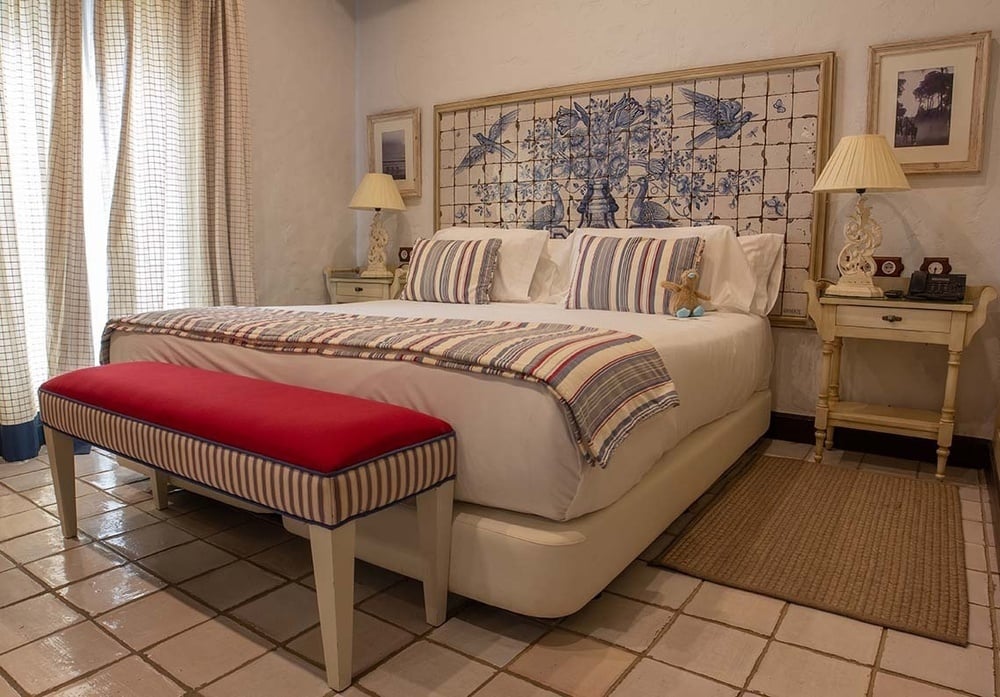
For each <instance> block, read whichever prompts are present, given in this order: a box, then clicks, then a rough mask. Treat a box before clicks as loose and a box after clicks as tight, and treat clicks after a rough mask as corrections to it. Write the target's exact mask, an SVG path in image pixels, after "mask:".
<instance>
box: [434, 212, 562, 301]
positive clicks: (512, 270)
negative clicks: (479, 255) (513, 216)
mask: <svg viewBox="0 0 1000 697" xmlns="http://www.w3.org/2000/svg"><path fill="white" fill-rule="evenodd" d="M487 238H496V239H499V240H500V242H501V245H500V260H499V261H498V262H497V270H496V276H494V278H493V289H492V290H491V291H490V299H491V300H493V301H494V302H506V303H527V302H531V296H530V293H529V292H530V290H531V278H532V276H534V275H535V267H536V266H538V258H539V257H540V256H541V254H542V249H543V248H544V247H545V241H546V240H547V239H548V238H549V232H548V230H525V229H521V228H492V227H449V228H444V229H443V230H438V231H437V232H436V233H435V234H434V237H433V238H432V239H435V240H482V239H487Z"/></svg>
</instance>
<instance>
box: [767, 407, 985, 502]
mask: <svg viewBox="0 0 1000 697" xmlns="http://www.w3.org/2000/svg"><path fill="white" fill-rule="evenodd" d="M813 424H814V420H813V417H812V416H805V415H802V414H783V413H781V412H771V425H770V427H769V428H768V430H767V437H768V438H775V439H778V440H788V441H792V442H794V443H810V444H811V443H815V442H816V436H815V428H814V426H813ZM833 447H835V448H837V449H841V450H856V451H860V452H865V453H871V454H873V455H886V456H889V457H902V458H906V459H908V460H920V461H921V462H936V461H937V455H936V454H935V451H936V450H937V445H936V444H935V443H934V441H931V440H925V439H923V438H913V437H912V436H897V435H893V434H887V433H875V432H873V431H860V430H856V429H853V428H841V427H838V428H837V429H836V430H835V431H834V434H833ZM990 451H991V446H990V441H989V440H987V439H986V438H975V437H973V436H955V439H954V441H953V443H952V448H951V454H950V455H949V456H948V464H949V465H955V466H959V467H973V468H976V469H986V470H992V469H994V468H993V467H991V466H990V464H991V452H990ZM991 481H992V482H993V484H994V486H993V487H991V488H992V489H993V491H991V492H990V493H991V495H992V498H993V499H996V495H995V493H996V486H995V485H996V477H995V475H994V476H993V479H992V480H991Z"/></svg>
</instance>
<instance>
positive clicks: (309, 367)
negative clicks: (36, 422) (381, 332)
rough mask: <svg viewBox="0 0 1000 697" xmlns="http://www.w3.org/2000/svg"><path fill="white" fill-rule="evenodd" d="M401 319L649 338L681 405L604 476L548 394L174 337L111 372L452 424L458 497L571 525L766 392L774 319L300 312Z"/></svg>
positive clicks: (653, 424)
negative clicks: (337, 400) (549, 326)
mask: <svg viewBox="0 0 1000 697" xmlns="http://www.w3.org/2000/svg"><path fill="white" fill-rule="evenodd" d="M294 309H298V310H308V311H315V312H343V313H351V314H364V315H383V316H396V317H448V318H463V319H491V320H515V321H534V322H560V323H565V324H578V325H586V326H592V327H603V328H608V329H616V330H620V331H626V332H630V333H632V334H637V335H639V336H642V337H644V338H645V339H647V340H648V341H649V342H650V343H651V344H652V345H653V346H654V347H655V348H656V350H657V351H658V352H659V353H660V355H661V356H662V358H663V362H664V364H665V365H666V367H667V370H668V371H669V372H670V375H671V377H673V379H674V383H675V385H676V389H677V394H678V396H679V397H680V406H678V407H676V408H674V409H671V410H669V411H667V412H664V413H661V414H659V415H657V416H654V417H652V418H650V419H648V420H646V421H645V422H643V423H642V424H640V425H639V426H638V427H637V428H636V429H635V430H634V431H633V432H632V434H631V435H630V436H629V437H628V439H627V440H626V441H625V442H624V443H623V444H622V445H621V446H620V447H619V448H618V450H617V451H616V452H615V454H614V456H613V457H612V459H611V461H610V463H609V464H608V466H607V467H606V468H604V469H601V468H598V467H592V466H590V465H587V464H585V463H583V462H582V461H581V459H580V456H579V454H578V451H577V448H576V445H575V443H574V442H573V439H572V437H571V435H570V432H569V428H568V426H567V424H566V417H565V416H564V414H563V412H562V410H561V409H560V408H559V406H558V404H557V403H556V402H555V400H554V399H553V397H552V396H550V394H549V393H548V392H547V390H546V389H545V388H544V387H542V386H539V385H535V384H532V383H527V382H523V381H518V380H507V379H502V378H498V377H493V376H486V375H474V374H470V373H465V372H456V371H449V370H445V369H442V368H436V367H432V366H423V365H416V364H412V363H405V362H397V361H375V360H371V361H368V360H363V359H355V358H330V357H324V356H301V355H285V354H276V353H264V352H259V351H253V350H251V349H246V348H240V347H235V346H229V345H224V344H211V343H206V342H200V341H192V340H187V339H180V338H177V337H170V336H155V335H148V334H116V335H114V336H113V338H112V343H111V360H112V362H118V361H130V360H157V361H168V362H171V363H178V364H182V365H192V366H197V367H203V368H210V369H215V370H223V371H226V372H231V373H237V374H241V375H249V376H253V377H260V378H264V379H268V380H275V381H278V382H285V383H291V384H297V385H305V386H309V387H315V388H317V389H324V390H330V391H335V392H343V393H346V394H353V395H357V396H359V397H365V398H369V399H376V400H380V401H385V402H392V403H394V404H400V405H403V406H407V407H411V408H413V409H417V410H419V411H423V412H426V413H429V414H433V415H435V416H438V417H440V418H442V419H445V420H446V421H448V422H449V423H451V425H452V426H453V427H454V428H455V431H456V433H457V434H458V477H457V485H456V486H457V488H456V497H457V498H458V499H459V500H462V501H468V502H471V503H477V504H480V505H484V506H493V507H496V508H504V509H508V510H512V511H519V512H523V513H531V514H535V515H539V516H543V517H545V518H550V519H553V520H569V519H571V518H576V517H578V516H581V515H583V514H585V513H589V512H591V511H595V510H598V509H601V508H603V507H605V506H607V505H609V504H611V503H613V502H614V501H616V500H617V499H618V498H619V497H620V496H621V495H622V494H624V493H625V492H626V491H628V490H629V489H630V488H631V487H632V486H634V485H635V484H636V483H637V482H638V481H639V480H640V479H641V478H642V476H643V475H644V474H645V473H646V472H647V471H648V470H649V468H650V467H651V466H652V465H653V464H654V463H655V462H656V461H657V460H658V459H659V458H660V456H662V455H663V453H665V452H666V451H667V450H669V449H670V448H672V447H674V445H676V444H677V443H678V442H679V441H680V440H681V439H682V438H683V437H684V436H686V435H687V434H688V433H690V432H692V431H693V430H695V429H696V428H698V427H699V426H702V425H704V424H706V423H709V422H710V421H714V420H715V419H718V418H720V417H722V416H724V415H726V414H728V413H730V412H732V411H734V410H736V409H737V408H739V407H740V406H741V405H742V404H743V403H744V402H746V400H747V399H748V398H749V397H750V395H751V394H753V393H754V392H755V391H757V390H760V389H763V388H765V387H767V383H768V380H769V378H770V372H771V360H772V348H771V332H770V325H769V323H768V321H767V319H766V318H762V317H758V316H756V315H746V314H738V313H723V312H712V313H709V314H707V315H706V316H704V317H701V318H699V319H694V320H692V319H688V320H679V319H675V318H673V317H664V316H660V315H644V314H635V313H625V312H606V311H601V310H566V309H563V308H561V307H558V306H556V305H548V304H518V303H492V304H490V305H447V304H440V303H418V302H405V301H399V300H387V301H380V302H368V303H354V304H350V305H323V306H306V307H298V308H294Z"/></svg>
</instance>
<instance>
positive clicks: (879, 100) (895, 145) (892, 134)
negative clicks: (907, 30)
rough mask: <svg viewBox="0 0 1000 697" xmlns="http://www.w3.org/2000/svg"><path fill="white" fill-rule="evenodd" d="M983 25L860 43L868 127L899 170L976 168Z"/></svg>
mask: <svg viewBox="0 0 1000 697" xmlns="http://www.w3.org/2000/svg"><path fill="white" fill-rule="evenodd" d="M991 39H992V35H991V32H989V31H984V32H976V33H972V34H963V35H960V36H948V37H943V38H938V39H928V40H918V41H904V42H898V43H891V44H882V45H879V46H872V47H870V48H869V49H868V132H869V133H880V134H882V135H883V136H885V138H886V140H887V141H889V145H890V147H892V149H893V153H894V154H895V155H896V159H897V160H899V163H900V165H902V167H903V171H904V172H905V173H907V174H926V173H934V172H979V171H981V170H982V165H983V142H984V127H985V114H986V102H987V100H986V92H987V87H988V84H989V62H990V55H989V54H990V41H991Z"/></svg>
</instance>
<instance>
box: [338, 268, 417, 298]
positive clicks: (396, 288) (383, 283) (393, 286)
mask: <svg viewBox="0 0 1000 697" xmlns="http://www.w3.org/2000/svg"><path fill="white" fill-rule="evenodd" d="M323 275H324V276H325V277H326V291H327V293H329V294H330V302H333V303H337V304H340V303H356V302H364V301H366V300H392V299H394V298H397V297H399V292H400V290H401V289H402V285H401V282H400V279H401V278H402V279H404V280H405V275H401V274H400V273H399V272H398V270H397V272H396V273H394V274H393V275H392V276H389V277H387V278H363V277H361V276H360V275H358V274H357V273H353V272H350V271H335V270H333V269H331V268H326V269H324V270H323Z"/></svg>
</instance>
